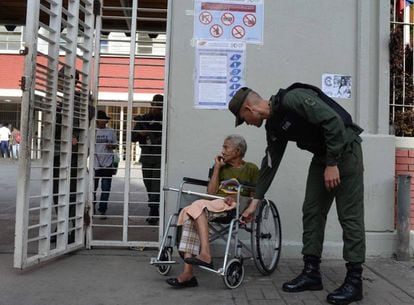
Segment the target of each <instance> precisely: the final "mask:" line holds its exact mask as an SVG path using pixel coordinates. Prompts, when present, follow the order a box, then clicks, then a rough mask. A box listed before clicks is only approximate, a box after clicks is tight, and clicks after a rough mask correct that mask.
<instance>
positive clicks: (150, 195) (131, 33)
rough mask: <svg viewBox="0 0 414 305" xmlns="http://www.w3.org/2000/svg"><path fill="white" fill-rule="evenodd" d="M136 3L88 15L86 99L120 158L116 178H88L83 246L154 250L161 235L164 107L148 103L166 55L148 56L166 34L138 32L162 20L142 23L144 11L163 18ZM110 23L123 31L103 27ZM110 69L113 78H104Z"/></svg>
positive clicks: (158, 88)
mask: <svg viewBox="0 0 414 305" xmlns="http://www.w3.org/2000/svg"><path fill="white" fill-rule="evenodd" d="M108 2H109V4H108ZM138 2H139V1H138V0H133V1H119V2H118V3H116V2H114V1H105V0H103V1H101V6H99V7H96V8H95V13H96V14H97V15H96V37H95V51H94V54H95V55H94V59H95V62H94V71H95V75H94V76H95V78H94V82H93V83H94V89H93V97H94V101H95V106H96V107H97V109H98V110H103V111H105V114H106V115H107V116H108V117H110V119H109V120H108V123H107V128H108V127H109V128H112V129H113V130H114V131H115V133H116V134H117V143H118V145H117V148H116V149H114V152H113V153H114V154H116V155H117V156H119V157H120V162H119V165H118V168H117V171H116V174H115V175H113V176H112V177H109V178H106V182H104V179H103V178H101V179H100V181H98V180H97V179H96V178H95V179H94V178H93V177H92V175H91V181H90V185H91V186H93V187H94V189H95V190H96V191H95V192H94V196H93V197H94V201H93V206H91V209H90V215H91V218H90V225H89V226H88V228H87V247H92V246H117V247H140V248H141V247H157V246H158V243H159V239H160V236H161V234H162V226H161V229H160V227H159V224H162V223H163V211H164V204H162V202H163V195H162V192H161V191H160V185H161V181H162V178H163V177H162V173H163V172H164V168H163V164H164V158H163V156H164V154H162V151H163V147H165V144H164V143H165V126H164V125H165V124H164V119H163V118H165V113H166V112H165V110H166V107H163V106H164V105H165V103H166V101H164V102H160V101H153V98H154V96H155V95H156V94H163V93H164V70H165V54H161V55H154V54H153V53H154V52H152V51H148V50H153V49H154V46H155V45H156V44H157V45H162V44H163V45H164V49H165V40H164V41H162V40H160V39H156V38H155V37H157V36H158V35H164V36H165V33H161V32H160V31H157V32H148V31H146V30H141V29H138V27H137V24H138V23H139V22H143V21H148V20H150V21H157V20H158V21H160V20H162V21H163V22H165V21H166V18H157V17H143V16H142V15H140V14H142V13H143V12H144V13H146V14H147V15H148V14H149V15H151V14H156V15H159V14H160V13H161V14H164V13H165V15H166V13H167V12H166V9H156V8H139V7H138ZM108 21H110V22H108ZM117 22H118V23H120V24H123V25H124V26H123V27H121V28H110V27H109V25H110V24H114V23H115V24H116V23H117ZM144 53H145V54H144ZM114 70H116V73H113V72H111V71H114ZM154 71H158V72H155V73H154ZM159 97H160V96H158V99H159ZM156 99H157V98H156ZM163 112H164V115H162V114H163ZM92 130H93V133H92V134H91V138H92V139H95V138H96V140H97V143H96V146H95V145H91V156H98V151H97V150H98V149H96V147H98V145H99V143H98V141H100V140H99V139H98V137H97V136H96V135H95V134H96V132H97V131H98V129H97V126H96V125H94V126H93V128H92ZM90 161H91V162H90V172H94V171H95V172H96V170H97V169H102V166H101V165H100V164H97V163H99V162H98V157H95V158H91V159H90ZM109 181H110V182H109ZM108 182H109V183H110V188H109V190H108V187H105V188H104V189H103V187H102V186H103V183H105V184H106V185H107V183H108ZM108 197H109V198H108ZM151 211H153V213H152V214H151V213H150V212H151ZM155 211H156V212H155Z"/></svg>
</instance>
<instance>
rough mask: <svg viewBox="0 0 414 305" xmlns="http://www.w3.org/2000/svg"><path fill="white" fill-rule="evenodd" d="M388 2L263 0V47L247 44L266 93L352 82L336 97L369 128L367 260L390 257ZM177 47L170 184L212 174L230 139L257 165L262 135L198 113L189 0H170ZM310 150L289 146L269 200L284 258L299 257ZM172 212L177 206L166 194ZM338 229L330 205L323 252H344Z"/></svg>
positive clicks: (252, 69) (214, 113) (229, 118)
mask: <svg viewBox="0 0 414 305" xmlns="http://www.w3.org/2000/svg"><path fill="white" fill-rule="evenodd" d="M388 2H389V1H377V0H364V1H357V0H348V1H343V0H313V1H307V0H295V1H281V0H272V1H265V20H264V25H265V30H264V43H263V45H260V46H258V45H248V47H247V53H246V57H247V62H246V80H247V85H248V86H249V87H252V88H254V89H255V90H257V91H258V92H259V93H261V94H262V95H263V96H264V97H268V96H270V95H272V94H274V93H275V92H276V91H277V89H278V88H279V87H286V86H288V85H289V84H291V83H292V82H296V81H301V82H308V83H313V84H315V85H318V86H320V85H321V75H322V74H323V73H337V74H344V75H351V76H352V86H353V87H352V90H353V93H352V94H353V96H352V99H350V100H338V101H339V102H340V103H341V104H342V105H343V106H344V107H345V108H346V109H347V110H348V111H349V112H350V113H351V114H353V117H354V119H355V121H356V122H358V123H359V125H361V127H363V128H364V129H365V133H364V136H363V138H364V143H363V149H364V154H365V169H366V171H365V188H366V191H365V199H366V208H365V212H366V230H367V240H368V241H367V245H368V254H369V255H382V256H390V255H391V254H392V252H393V251H394V248H393V247H394V239H395V236H394V233H393V230H394V228H393V217H394V216H393V191H394V184H393V183H394V138H393V137H390V136H388V135H386V133H388V53H387V52H388V28H389V24H388V20H389V16H388V14H389V8H388ZM171 5H172V7H171V13H172V14H171V16H170V17H171V18H172V19H171V22H172V24H171V33H170V35H171V36H170V39H171V49H170V57H169V60H170V71H169V80H168V81H169V85H168V92H169V96H168V127H167V128H168V131H167V133H168V134H167V135H168V141H167V142H168V143H167V166H166V181H165V182H166V183H165V184H167V185H169V186H175V185H178V183H179V181H180V179H181V177H182V176H186V175H187V176H193V177H199V178H206V177H207V169H208V167H210V166H211V165H212V162H213V156H214V155H215V154H217V153H218V152H219V151H220V148H221V144H222V140H223V138H224V136H225V135H227V134H230V133H239V134H242V135H243V136H245V137H246V140H247V142H248V145H249V148H248V152H247V156H246V159H247V160H249V161H253V162H256V163H260V161H261V158H262V157H263V152H264V149H265V130H264V128H261V129H257V128H254V127H247V126H242V127H239V128H237V129H236V128H234V117H233V115H232V114H231V113H230V112H229V111H227V110H196V109H194V108H193V92H194V85H193V84H194V58H195V57H194V55H195V49H194V48H193V42H192V35H193V18H194V17H193V16H192V14H191V13H192V10H193V1H192V0H181V1H171ZM310 158H311V154H310V153H308V152H306V151H301V150H299V149H297V148H296V146H295V145H294V144H289V146H288V149H287V152H286V154H285V157H284V160H283V162H282V165H281V167H280V170H279V172H278V174H277V176H276V178H275V180H274V182H273V185H272V187H271V188H270V190H269V192H268V194H267V197H268V198H271V199H273V200H274V201H275V202H276V203H277V204H278V207H279V210H280V213H281V217H282V228H283V243H284V246H285V247H284V250H283V255H284V256H285V257H288V256H299V255H300V248H301V232H302V225H301V217H302V215H301V206H302V200H303V197H304V191H305V180H306V173H307V168H308V165H309V161H310ZM166 198H167V214H168V213H169V212H171V210H172V209H173V206H174V204H175V203H174V201H173V196H171V195H167V196H166ZM341 236H342V233H341V230H340V227H339V225H338V222H337V219H336V211H335V209H332V211H331V212H330V215H329V221H328V224H327V230H326V248H325V255H326V256H333V257H340V256H341V255H342V254H341V253H342V245H341Z"/></svg>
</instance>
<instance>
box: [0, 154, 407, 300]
mask: <svg viewBox="0 0 414 305" xmlns="http://www.w3.org/2000/svg"><path fill="white" fill-rule="evenodd" d="M15 181H16V172H15V165H13V164H11V163H5V161H2V160H0V186H1V190H2V191H1V192H0V228H1V230H0V305H45V304H59V305H129V304H131V305H132V304H133V305H137V304H154V305H158V304H159V305H161V304H162V305H165V304H179V305H185V304H197V305H210V304H211V305H249V304H251V305H256V304H257V305H265V304H273V305H281V304H289V305H294V304H295V305H299V304H300V305H317V304H327V303H326V302H325V298H326V295H327V293H328V292H329V291H332V290H333V289H335V288H336V287H337V286H339V285H340V284H341V283H342V280H343V278H344V276H345V268H344V265H343V262H342V261H339V260H326V261H323V263H322V273H323V282H324V290H323V291H318V292H303V293H295V294H289V293H285V292H283V291H282V290H281V286H282V283H283V282H284V281H286V280H288V279H291V278H293V277H294V276H295V275H296V274H297V273H298V272H300V270H301V268H302V262H301V261H300V260H288V259H282V260H281V261H280V263H279V267H278V269H277V270H276V271H275V273H273V274H272V275H271V276H266V277H264V276H262V275H261V274H260V273H259V272H258V271H257V270H256V268H255V266H254V265H253V263H252V262H251V261H249V260H247V261H245V264H244V265H245V274H246V277H245V280H244V281H243V284H242V285H241V286H240V287H239V288H237V289H235V290H229V289H227V288H225V286H224V283H223V280H222V278H220V277H219V276H217V275H215V274H213V273H210V272H207V271H203V270H196V275H197V277H198V280H199V283H200V286H199V287H197V288H191V289H185V290H175V289H173V288H171V287H169V286H168V285H167V284H166V283H165V279H166V277H164V276H161V275H159V274H158V273H157V271H156V269H155V267H153V266H150V265H149V260H150V257H152V256H155V255H156V252H155V250H153V249H152V250H151V249H150V250H146V251H135V250H119V249H93V250H82V251H78V252H76V253H74V254H71V255H65V256H63V257H62V258H59V259H56V260H54V261H51V262H48V263H45V264H43V265H42V266H38V267H35V268H31V269H30V270H25V271H21V270H16V269H13V267H12V261H13V254H12V251H13V238H14V213H15V208H14V198H15ZM215 261H216V265H218V263H219V262H220V259H219V258H217V259H216V260H215ZM180 268H181V265H176V266H174V267H173V269H172V271H171V275H170V276H176V275H178V273H179V271H180ZM364 289H365V290H364V300H363V301H361V302H358V303H357V304H361V305H400V304H407V305H408V304H409V305H412V304H414V261H409V262H397V261H395V260H393V259H391V258H390V259H369V260H368V261H367V263H366V264H365V272H364Z"/></svg>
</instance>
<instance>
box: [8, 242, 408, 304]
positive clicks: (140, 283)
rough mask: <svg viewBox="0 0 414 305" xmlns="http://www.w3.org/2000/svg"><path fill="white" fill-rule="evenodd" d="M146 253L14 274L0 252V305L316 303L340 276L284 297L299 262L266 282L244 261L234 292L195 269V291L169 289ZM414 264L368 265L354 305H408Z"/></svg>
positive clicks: (86, 257)
mask: <svg viewBox="0 0 414 305" xmlns="http://www.w3.org/2000/svg"><path fill="white" fill-rule="evenodd" d="M152 255H155V251H150V250H149V251H142V252H140V251H133V250H99V249H97V250H90V251H88V250H83V251H79V252H77V253H75V254H73V255H66V256H64V257H63V258H60V259H57V260H55V261H52V262H49V263H47V264H44V265H43V266H40V267H36V268H32V269H31V270H26V271H19V270H16V269H13V268H12V267H11V266H12V255H11V254H0V292H1V297H0V304H1V305H22V304H24V305H44V304H59V305H81V304H84V305H130V304H131V305H137V304H154V305H158V304H159V305H161V304H162V305H165V304H180V305H185V304H189V305H190V304H197V305H248V304H251V305H265V304H269V305H270V304H273V305H282V304H289V305H293V304H295V305H299V304H300V305H317V304H326V302H325V298H326V294H327V293H328V292H329V291H331V290H333V289H334V288H336V286H338V285H339V284H340V283H341V282H342V280H343V277H344V268H343V265H342V262H341V261H338V260H329V261H324V262H323V265H322V272H323V282H324V286H325V289H324V290H323V291H317V292H302V293H295V294H289V293H286V292H283V291H282V290H281V285H282V283H283V282H284V281H285V280H287V279H291V278H292V277H293V276H294V275H295V274H296V273H297V272H298V271H299V270H300V269H301V267H302V262H301V261H300V260H281V261H280V264H279V267H278V269H277V270H276V271H275V273H273V274H272V275H271V276H266V277H265V276H262V275H261V274H259V273H258V271H257V270H256V269H255V267H254V265H253V264H252V263H251V262H249V261H247V262H245V273H246V277H245V280H244V281H243V284H242V285H241V286H240V287H239V288H237V289H234V290H230V289H227V288H226V287H225V286H224V283H223V281H222V278H221V277H220V276H217V275H215V274H213V273H210V272H207V271H204V270H200V269H198V270H196V275H197V277H198V280H199V284H200V286H199V287H196V288H187V289H184V290H176V289H173V288H170V287H169V286H168V285H167V284H166V283H165V282H164V280H165V279H166V277H164V276H161V275H160V274H158V273H157V271H156V269H155V267H153V266H151V265H149V259H150V257H151V256H152ZM218 261H219V260H216V262H218ZM413 266H414V262H405V263H400V262H396V261H394V260H391V259H386V260H384V259H382V260H369V261H368V262H367V264H366V266H365V272H364V288H365V291H364V296H365V298H364V300H363V301H361V302H358V304H361V305H362V304H363V305H400V304H406V305H412V304H414V268H413ZM180 267H181V265H175V266H174V267H173V269H172V271H171V274H170V276H175V275H177V274H178V273H179V271H180Z"/></svg>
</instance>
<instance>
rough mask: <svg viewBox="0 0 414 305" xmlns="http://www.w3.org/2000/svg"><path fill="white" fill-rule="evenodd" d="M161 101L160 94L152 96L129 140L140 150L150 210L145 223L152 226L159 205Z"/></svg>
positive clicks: (136, 119) (156, 218)
mask: <svg viewBox="0 0 414 305" xmlns="http://www.w3.org/2000/svg"><path fill="white" fill-rule="evenodd" d="M163 100H164V97H163V96H162V95H161V94H156V95H154V97H153V99H152V102H151V109H150V111H149V112H148V113H146V114H144V115H139V116H136V117H135V118H134V120H135V121H136V122H137V123H136V124H135V127H134V132H133V133H132V139H131V140H132V141H133V142H136V141H138V144H139V146H140V148H141V156H140V159H139V161H140V162H141V165H142V176H143V178H144V185H145V188H146V189H147V194H148V206H149V208H150V211H149V216H150V217H149V218H147V222H148V223H149V224H152V225H153V224H157V223H158V216H159V205H160V177H161V141H162V106H163Z"/></svg>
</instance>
